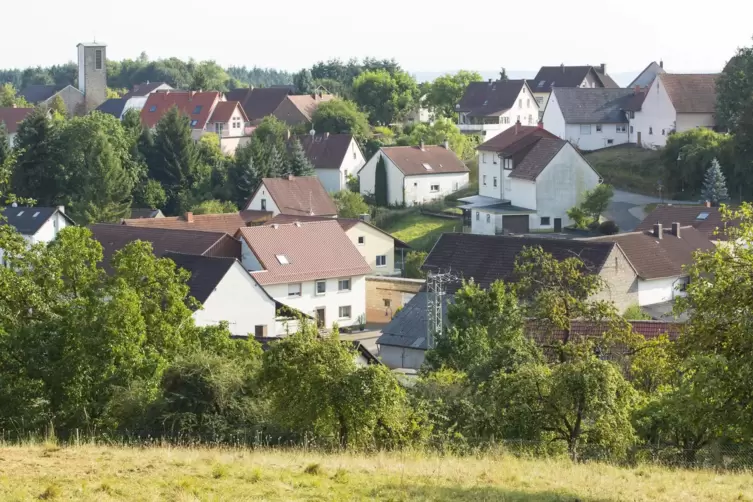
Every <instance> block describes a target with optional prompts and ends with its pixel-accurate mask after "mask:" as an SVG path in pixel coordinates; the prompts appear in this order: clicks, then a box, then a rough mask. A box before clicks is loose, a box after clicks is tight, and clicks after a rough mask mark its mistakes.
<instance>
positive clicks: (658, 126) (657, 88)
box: [630, 78, 677, 148]
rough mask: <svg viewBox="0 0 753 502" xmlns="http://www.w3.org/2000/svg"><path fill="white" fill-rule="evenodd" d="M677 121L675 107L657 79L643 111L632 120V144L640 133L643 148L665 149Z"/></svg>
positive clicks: (652, 85) (650, 90)
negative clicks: (668, 136) (670, 132)
mask: <svg viewBox="0 0 753 502" xmlns="http://www.w3.org/2000/svg"><path fill="white" fill-rule="evenodd" d="M676 120H677V113H676V112H675V107H674V106H673V105H672V101H671V100H670V99H669V95H668V94H667V91H665V90H664V85H663V83H662V81H661V78H656V79H654V81H653V83H652V84H651V87H649V89H648V93H647V94H646V99H645V100H644V101H643V106H642V107H641V111H638V112H635V118H634V119H631V120H630V125H631V126H633V131H632V132H631V133H630V142H631V143H636V142H637V140H638V133H641V146H643V147H644V148H659V147H663V146H664V145H666V144H667V135H668V134H669V131H671V130H673V129H674V128H675V126H676V123H675V122H676ZM662 130H664V135H662Z"/></svg>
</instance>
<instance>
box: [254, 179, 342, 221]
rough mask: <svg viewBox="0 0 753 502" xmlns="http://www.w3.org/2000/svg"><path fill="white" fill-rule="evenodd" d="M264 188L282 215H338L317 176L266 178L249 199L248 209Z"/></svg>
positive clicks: (335, 207) (333, 203)
mask: <svg viewBox="0 0 753 502" xmlns="http://www.w3.org/2000/svg"><path fill="white" fill-rule="evenodd" d="M262 187H265V188H266V190H267V192H268V193H269V196H270V197H272V200H273V201H274V202H275V205H276V206H277V208H278V209H279V210H280V213H282V214H291V215H295V216H336V215H337V206H335V202H334V201H333V200H332V197H330V196H329V194H328V193H327V190H325V189H324V185H322V182H321V181H320V180H319V178H318V177H316V176H300V177H296V176H289V177H287V178H264V179H262V184H261V185H259V188H257V189H256V191H254V193H253V194H252V195H251V197H250V198H249V200H248V202H247V203H246V207H248V204H249V203H250V202H251V200H252V199H253V198H254V196H255V195H256V193H257V192H258V191H259V190H261V188H262Z"/></svg>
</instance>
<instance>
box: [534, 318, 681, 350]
mask: <svg viewBox="0 0 753 502" xmlns="http://www.w3.org/2000/svg"><path fill="white" fill-rule="evenodd" d="M628 323H629V324H630V326H631V327H632V329H633V333H636V334H639V335H642V336H643V337H644V338H646V339H647V340H651V339H654V338H658V337H659V336H660V335H663V334H665V333H666V334H667V335H668V336H669V339H670V340H677V338H678V337H679V335H680V332H681V330H682V326H683V323H679V322H666V321H628ZM571 327H572V330H571V335H574V336H575V337H577V338H581V339H582V338H600V337H602V336H603V335H604V333H605V332H606V331H607V330H608V329H609V328H608V326H607V325H606V324H603V323H599V322H595V321H572V323H571ZM525 330H526V335H527V336H528V337H529V338H531V339H532V340H534V341H535V342H536V343H538V344H542V343H547V342H550V341H551V340H552V339H554V340H562V339H563V338H564V336H565V333H564V331H562V330H558V329H552V328H551V325H550V324H549V323H548V322H547V321H541V320H536V319H529V320H527V321H526V326H525Z"/></svg>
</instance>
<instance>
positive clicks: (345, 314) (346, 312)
mask: <svg viewBox="0 0 753 502" xmlns="http://www.w3.org/2000/svg"><path fill="white" fill-rule="evenodd" d="M339 317H340V319H350V305H346V306H344V307H340V311H339Z"/></svg>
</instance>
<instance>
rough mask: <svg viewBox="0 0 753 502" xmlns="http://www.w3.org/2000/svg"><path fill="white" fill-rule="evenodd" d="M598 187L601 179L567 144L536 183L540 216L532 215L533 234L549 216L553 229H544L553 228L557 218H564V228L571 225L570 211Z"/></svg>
mask: <svg viewBox="0 0 753 502" xmlns="http://www.w3.org/2000/svg"><path fill="white" fill-rule="evenodd" d="M598 184H599V175H598V174H597V173H596V172H595V171H594V170H593V169H592V168H591V166H590V165H589V164H588V162H586V160H585V159H584V158H583V157H582V156H581V155H580V154H579V153H578V152H577V151H576V150H575V148H573V146H572V145H570V144H566V145H565V146H564V147H562V149H561V150H560V151H559V152H558V153H557V155H555V156H554V158H553V159H552V161H551V162H550V163H549V165H548V166H547V167H546V169H544V171H543V172H542V173H541V174H540V175H539V177H538V178H537V180H536V206H535V209H536V210H537V214H536V215H532V218H531V230H535V229H539V228H540V223H541V220H540V218H541V217H545V216H548V217H549V218H550V226H549V227H544V228H553V227H554V218H562V226H563V227H564V226H566V225H569V224H571V223H572V222H571V221H570V219H569V218H568V217H567V210H568V209H570V208H571V207H573V206H576V205H577V204H578V203H579V202H580V201H581V200H582V199H583V194H584V192H585V191H586V190H591V189H593V188H595V187H596V186H597V185H598ZM515 205H518V204H515ZM523 207H528V206H523ZM542 229H543V228H542Z"/></svg>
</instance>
